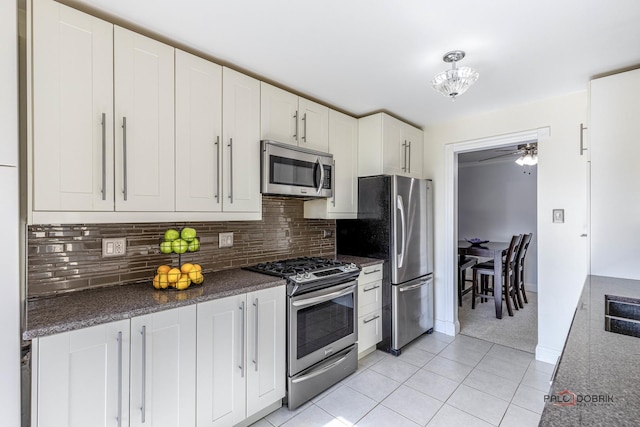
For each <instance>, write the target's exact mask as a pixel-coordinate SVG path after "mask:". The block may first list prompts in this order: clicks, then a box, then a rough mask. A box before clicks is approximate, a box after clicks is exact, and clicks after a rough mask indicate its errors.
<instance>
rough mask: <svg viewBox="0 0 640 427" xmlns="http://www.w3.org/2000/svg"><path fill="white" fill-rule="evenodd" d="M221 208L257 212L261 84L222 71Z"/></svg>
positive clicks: (226, 69) (258, 201)
mask: <svg viewBox="0 0 640 427" xmlns="http://www.w3.org/2000/svg"><path fill="white" fill-rule="evenodd" d="M222 82H223V84H222V99H223V103H222V128H223V138H222V152H223V164H222V170H223V179H222V182H223V185H222V197H223V201H222V205H223V209H224V211H225V212H260V210H261V203H262V197H261V194H260V81H259V80H256V79H254V78H252V77H249V76H247V75H244V74H242V73H239V72H237V71H234V70H232V69H230V68H226V67H224V68H223V72H222Z"/></svg>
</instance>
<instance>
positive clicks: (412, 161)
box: [403, 125, 423, 178]
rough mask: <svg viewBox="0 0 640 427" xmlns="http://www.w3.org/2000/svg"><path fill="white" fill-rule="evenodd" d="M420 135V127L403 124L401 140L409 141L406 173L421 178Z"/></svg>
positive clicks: (421, 133)
mask: <svg viewBox="0 0 640 427" xmlns="http://www.w3.org/2000/svg"><path fill="white" fill-rule="evenodd" d="M422 136H423V132H422V131H421V130H420V129H417V128H414V127H413V126H410V125H405V129H404V136H403V140H406V141H407V142H408V143H409V148H408V155H407V162H406V164H407V165H408V170H407V173H408V175H409V176H411V177H413V178H422V163H423V159H422V150H423V148H422V144H423V143H422Z"/></svg>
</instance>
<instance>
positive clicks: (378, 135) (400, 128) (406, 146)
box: [358, 113, 423, 178]
mask: <svg viewBox="0 0 640 427" xmlns="http://www.w3.org/2000/svg"><path fill="white" fill-rule="evenodd" d="M358 139H359V144H358V153H359V158H358V175H359V176H369V175H379V174H389V175H404V176H410V177H413V178H422V163H423V160H422V150H423V147H422V145H423V132H422V131H421V130H420V129H417V128H415V127H413V126H411V125H409V124H406V123H404V122H401V121H400V120H398V119H396V118H394V117H391V116H389V115H388V114H385V113H378V114H373V115H371V116H367V117H363V118H361V119H359V135H358Z"/></svg>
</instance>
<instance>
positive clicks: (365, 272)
mask: <svg viewBox="0 0 640 427" xmlns="http://www.w3.org/2000/svg"><path fill="white" fill-rule="evenodd" d="M378 271H380V269H379V268H376V269H375V270H371V271H363V273H364V274H373V273H377V272H378Z"/></svg>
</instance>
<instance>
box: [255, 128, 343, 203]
mask: <svg viewBox="0 0 640 427" xmlns="http://www.w3.org/2000/svg"><path fill="white" fill-rule="evenodd" d="M261 149H262V163H261V168H262V170H261V183H262V185H261V187H262V194H272V195H283V196H297V197H305V198H312V197H318V198H328V197H332V196H333V182H334V181H333V168H334V164H333V155H332V154H328V153H321V152H319V151H313V150H307V149H304V148H300V147H296V146H294V145H289V144H282V143H279V142H275V141H269V140H264V141H262V142H261Z"/></svg>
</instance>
